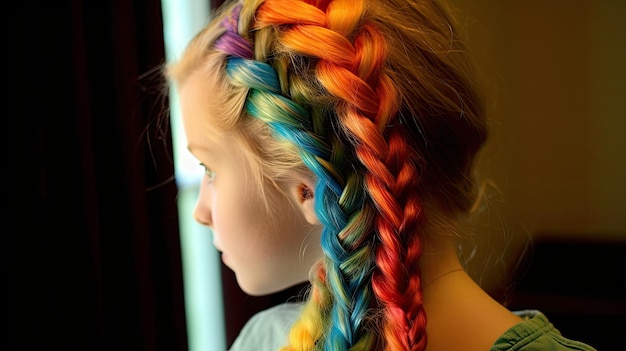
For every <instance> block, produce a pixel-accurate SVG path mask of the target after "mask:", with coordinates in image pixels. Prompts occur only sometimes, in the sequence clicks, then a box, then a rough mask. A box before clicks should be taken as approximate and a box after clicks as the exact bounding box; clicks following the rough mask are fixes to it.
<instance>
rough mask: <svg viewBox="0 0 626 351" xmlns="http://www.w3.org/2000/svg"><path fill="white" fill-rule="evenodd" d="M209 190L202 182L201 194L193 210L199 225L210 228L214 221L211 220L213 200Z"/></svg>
mask: <svg viewBox="0 0 626 351" xmlns="http://www.w3.org/2000/svg"><path fill="white" fill-rule="evenodd" d="M207 188H208V186H206V184H205V182H204V181H202V182H201V183H200V194H199V195H198V200H197V201H196V207H195V208H194V210H193V216H194V218H195V220H196V221H197V222H198V223H200V224H202V225H206V226H208V227H210V226H211V225H213V220H212V218H211V206H210V205H211V199H210V197H209V194H208V193H209V189H207Z"/></svg>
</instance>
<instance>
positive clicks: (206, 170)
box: [200, 163, 215, 181]
mask: <svg viewBox="0 0 626 351" xmlns="http://www.w3.org/2000/svg"><path fill="white" fill-rule="evenodd" d="M200 166H202V167H203V168H204V174H205V175H206V176H207V178H209V181H213V178H215V172H213V171H212V170H211V169H210V168H209V167H207V166H206V165H205V164H204V163H200Z"/></svg>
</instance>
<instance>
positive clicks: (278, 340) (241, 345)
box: [230, 303, 303, 351]
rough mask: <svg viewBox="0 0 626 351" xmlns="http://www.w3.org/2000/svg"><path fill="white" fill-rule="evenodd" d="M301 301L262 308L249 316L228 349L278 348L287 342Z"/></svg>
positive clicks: (299, 310) (300, 309) (242, 350)
mask: <svg viewBox="0 0 626 351" xmlns="http://www.w3.org/2000/svg"><path fill="white" fill-rule="evenodd" d="M302 307H303V304H302V303H284V304H280V305H277V306H274V307H271V308H269V309H266V310H263V311H261V312H259V313H257V314H255V315H254V316H252V318H250V320H249V321H248V322H247V323H246V325H245V326H244V327H243V329H242V330H241V332H240V333H239V336H237V339H236V340H235V342H234V343H233V345H232V347H231V348H230V351H249V350H278V349H280V348H281V347H283V346H285V345H286V344H287V337H288V335H289V330H290V329H291V326H292V324H293V323H294V322H295V321H296V319H297V318H298V316H300V313H301V311H302Z"/></svg>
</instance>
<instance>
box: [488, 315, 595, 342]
mask: <svg viewBox="0 0 626 351" xmlns="http://www.w3.org/2000/svg"><path fill="white" fill-rule="evenodd" d="M516 314H517V315H518V316H520V317H521V318H522V319H523V321H522V322H519V323H518V324H516V325H514V326H513V327H511V328H510V329H509V330H507V331H506V332H505V333H504V334H502V336H500V338H498V340H497V341H496V342H495V343H494V345H493V346H492V347H491V349H490V351H544V350H545V351H566V350H567V351H596V349H594V348H593V347H591V346H589V345H587V344H583V343H581V342H578V341H574V340H570V339H567V338H565V337H564V336H563V335H561V333H560V332H559V331H558V330H557V329H556V328H555V327H554V326H553V325H552V323H550V321H549V320H548V318H547V317H546V316H545V315H544V314H543V313H541V312H539V311H536V310H527V311H519V312H516Z"/></svg>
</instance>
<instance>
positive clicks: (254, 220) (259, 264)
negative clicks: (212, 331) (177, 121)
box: [180, 75, 322, 295]
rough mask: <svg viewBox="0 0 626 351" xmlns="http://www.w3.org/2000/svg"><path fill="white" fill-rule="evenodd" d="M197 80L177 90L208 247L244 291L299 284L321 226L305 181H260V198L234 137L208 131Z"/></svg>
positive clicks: (316, 249) (316, 254)
mask: <svg viewBox="0 0 626 351" xmlns="http://www.w3.org/2000/svg"><path fill="white" fill-rule="evenodd" d="M203 85H205V83H204V82H203V81H202V79H201V76H198V75H197V76H192V77H190V79H189V80H188V81H186V82H185V83H184V84H183V85H182V86H181V89H180V101H181V108H182V115H183V124H184V127H185V133H186V136H187V141H188V145H189V149H190V151H191V152H192V154H193V155H194V156H195V157H196V158H197V159H198V160H199V161H200V163H201V164H204V165H205V167H206V168H207V169H208V170H209V171H208V172H207V173H208V174H207V175H205V177H204V179H203V180H202V183H201V186H200V195H199V197H198V201H197V203H196V207H195V211H194V216H195V218H196V220H197V221H198V222H200V223H201V224H204V225H206V226H209V227H210V228H211V229H212V231H213V242H214V245H215V247H216V248H217V249H218V250H219V251H221V252H222V259H223V261H224V263H225V264H226V265H227V266H228V267H229V268H231V269H232V270H233V271H234V272H235V274H236V276H237V281H238V283H239V286H240V287H241V288H242V290H243V291H245V292H246V293H248V294H250V295H264V294H269V293H273V292H276V291H280V290H282V289H285V288H287V287H289V286H292V285H294V284H297V283H300V282H303V281H306V280H307V279H308V275H309V270H310V268H311V266H312V265H313V263H314V262H315V261H316V260H318V259H319V258H321V257H322V253H321V249H320V245H319V241H320V230H321V228H320V225H319V224H317V223H315V220H314V218H315V216H314V214H313V217H311V213H312V212H313V204H312V202H313V200H312V198H308V197H307V198H305V197H303V196H302V190H303V188H304V186H306V184H305V183H304V182H305V181H306V180H304V178H303V179H302V181H300V182H298V181H297V179H296V180H295V181H289V182H284V183H282V184H278V185H279V187H280V189H277V188H276V186H274V185H272V184H271V183H269V182H264V183H263V187H264V194H263V195H264V196H262V193H261V192H260V191H259V189H258V187H257V186H256V185H255V182H254V181H253V175H252V173H251V171H250V169H249V168H248V167H246V166H245V165H246V164H247V163H248V162H249V160H247V159H246V157H245V154H244V153H243V152H242V151H241V149H240V147H239V146H238V145H239V144H237V143H234V142H233V140H232V138H233V137H234V136H233V135H232V134H230V133H223V134H220V135H209V133H211V132H210V128H207V125H206V124H205V123H210V120H211V114H212V112H211V109H210V107H209V106H208V105H207V104H206V103H205V101H206V99H205V97H204V95H203V92H204V91H206V87H205V86H203ZM207 121H209V122H207ZM266 204H267V205H268V206H266ZM307 216H308V218H309V219H313V220H312V221H311V222H312V223H309V221H307Z"/></svg>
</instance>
